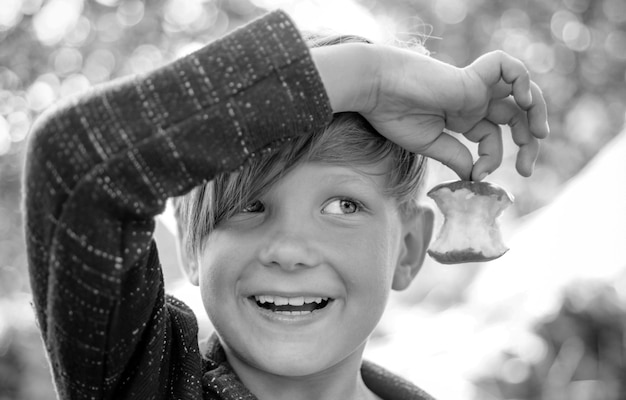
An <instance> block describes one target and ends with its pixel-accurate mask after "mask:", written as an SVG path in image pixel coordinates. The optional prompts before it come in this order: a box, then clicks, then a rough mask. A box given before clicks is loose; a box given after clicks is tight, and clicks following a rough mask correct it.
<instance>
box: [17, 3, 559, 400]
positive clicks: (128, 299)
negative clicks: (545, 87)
mask: <svg viewBox="0 0 626 400" xmlns="http://www.w3.org/2000/svg"><path fill="white" fill-rule="evenodd" d="M510 94H512V95H513V96H512V97H513V98H512V99H511V98H509V97H508V96H509V95H510ZM345 111H354V112H360V113H361V114H362V115H363V116H365V118H366V119H367V121H364V120H363V119H362V118H361V117H358V116H355V115H354V114H349V115H346V116H338V117H336V118H335V120H334V122H333V123H332V124H331V125H330V127H331V128H332V127H333V126H340V125H342V124H343V123H342V120H343V119H347V120H348V121H347V124H346V125H347V126H352V127H354V126H356V127H357V129H354V130H353V128H350V129H349V130H351V131H352V130H353V132H356V134H357V137H358V136H359V135H363V136H364V137H366V138H367V137H368V136H367V132H370V133H372V134H371V135H370V136H369V139H368V140H367V143H368V146H369V143H372V146H371V149H365V150H366V151H363V150H362V149H361V147H364V146H363V145H362V143H363V140H361V141H359V142H357V143H359V144H358V145H356V146H353V147H354V148H355V150H359V151H358V152H357V153H358V155H357V156H356V157H354V159H353V160H352V161H349V160H344V159H343V158H344V156H346V155H350V152H346V151H344V149H343V147H344V146H346V147H347V146H348V144H347V143H342V144H341V145H340V146H338V148H339V147H341V148H340V151H335V152H334V154H335V155H336V156H337V157H338V158H339V159H340V160H339V162H335V161H336V160H335V161H333V159H332V158H329V155H332V154H333V149H332V147H333V143H336V142H334V141H332V140H326V141H325V140H323V138H322V139H319V138H317V135H320V134H321V133H320V132H327V133H328V134H330V135H334V136H338V135H339V136H344V133H343V132H341V130H340V131H335V130H334V129H330V128H329V129H324V128H325V127H326V125H327V124H328V123H329V122H331V118H332V113H333V112H335V113H339V112H345ZM545 122H546V113H545V103H544V102H543V98H542V96H541V93H540V91H539V89H538V88H537V87H536V85H534V84H533V83H532V82H531V81H530V80H529V78H528V74H527V72H526V71H525V68H524V67H523V65H522V64H521V63H520V62H519V61H517V60H514V59H512V58H510V57H509V56H507V55H505V54H502V53H491V54H488V55H486V56H484V57H482V58H480V59H479V60H477V61H476V62H475V63H474V64H472V65H471V66H470V67H468V68H466V69H457V68H454V67H452V66H448V65H446V64H442V63H438V62H436V61H434V60H431V59H429V58H427V57H423V56H420V55H417V54H414V53H411V52H408V51H400V50H398V49H392V48H387V47H380V46H374V45H362V44H342V45H337V46H329V47H325V48H319V49H313V50H311V51H309V50H308V49H307V48H306V46H305V45H304V43H303V41H302V39H301V37H300V35H299V33H298V32H297V30H296V29H295V28H294V27H293V24H292V23H291V21H290V20H289V19H288V17H287V16H285V15H284V14H283V13H282V12H275V13H271V14H269V15H268V16H266V17H264V18H263V19H260V20H258V21H256V22H254V23H252V24H250V25H248V26H247V27H246V28H244V29H242V30H239V31H237V32H235V33H233V34H231V35H229V36H228V37H226V38H224V39H222V40H220V41H218V42H216V43H213V44H211V45H209V46H207V47H206V48H204V49H202V50H200V51H199V52H197V53H195V54H192V55H190V56H187V57H185V58H183V59H181V60H178V61H176V62H174V63H172V64H171V65H168V66H166V67H164V68H162V69H160V70H157V71H154V72H152V73H150V74H148V75H145V76H140V77H134V78H132V79H126V80H123V81H118V82H115V83H113V84H111V85H108V86H105V87H101V88H99V89H97V90H94V91H92V92H91V93H90V94H88V95H86V96H84V97H82V98H81V99H78V100H75V101H74V102H73V103H72V104H69V105H66V106H63V107H59V108H57V109H56V110H54V111H52V112H49V113H48V114H47V115H46V116H44V117H42V118H40V120H39V121H38V123H37V125H36V127H35V128H34V130H33V133H32V135H31V139H30V147H29V151H28V155H27V168H26V175H25V217H26V229H27V243H28V255H29V266H30V270H31V283H32V287H33V297H34V303H35V307H36V310H37V317H38V321H39V324H40V328H41V330H42V335H43V339H44V343H45V345H46V348H47V351H48V353H49V356H50V362H51V365H52V370H53V373H54V379H55V383H56V385H57V391H58V394H59V396H60V397H61V398H77V399H82V398H85V399H125V398H133V399H135V398H137V399H165V398H171V399H197V398H215V399H219V398H223V399H236V398H237V399H240V398H241V399H244V398H245V399H252V398H259V399H276V398H279V399H280V398H289V399H298V398H302V399H319V398H342V399H371V398H385V399H394V398H416V399H422V398H429V397H428V395H427V394H425V393H424V392H422V391H421V390H419V389H418V388H416V387H414V386H412V385H410V384H409V383H407V382H404V381H402V380H400V379H399V378H397V377H393V376H392V375H390V374H389V373H387V372H384V371H382V370H381V369H379V368H377V367H375V366H372V365H371V364H368V363H363V364H362V363H361V351H362V348H363V346H364V343H365V340H366V338H367V335H368V334H369V332H370V331H371V329H373V326H374V325H375V324H376V321H377V320H378V317H379V316H380V313H381V312H382V309H383V307H384V303H385V299H386V297H387V295H388V293H389V290H390V289H391V287H395V288H397V289H402V288H404V287H406V286H407V285H408V284H409V283H410V281H411V279H412V278H413V276H414V275H415V273H416V272H417V270H418V269H419V266H420V265H421V261H422V259H423V254H424V251H425V247H426V246H427V243H428V240H429V237H430V232H429V231H430V227H431V219H432V214H431V213H430V211H428V210H427V209H424V208H423V207H419V206H418V205H417V204H415V203H414V202H413V201H412V200H410V199H412V196H413V194H414V193H415V192H414V190H417V189H419V180H420V177H421V173H422V168H421V163H422V161H421V160H422V156H416V155H414V154H411V152H415V153H420V154H422V155H424V156H428V157H432V158H435V159H437V160H440V161H442V162H444V163H446V165H449V166H450V167H451V168H453V169H454V170H455V171H456V172H457V173H458V174H459V176H461V177H463V178H465V179H469V178H470V177H472V178H474V179H480V178H482V176H483V175H484V174H486V173H488V172H490V171H493V169H495V168H497V166H498V165H499V163H500V159H501V153H502V151H501V148H499V146H498V144H499V140H500V139H499V131H498V128H497V124H499V123H509V124H511V125H512V129H513V135H514V139H515V140H516V143H518V144H519V145H520V153H519V157H518V170H519V171H520V173H522V174H524V175H529V174H530V172H531V171H532V165H533V163H534V159H535V157H536V155H537V151H538V139H540V138H544V137H545V136H546V135H547V133H548V132H547V127H546V125H545ZM354 124H356V125H354ZM370 124H371V127H370ZM443 128H449V129H452V130H455V131H459V132H463V133H464V134H465V135H466V136H467V137H469V138H470V139H471V140H474V141H477V142H479V152H480V154H481V157H480V158H479V160H478V161H477V162H476V164H475V165H473V162H472V160H471V156H470V155H469V151H468V150H467V149H466V148H465V147H463V146H462V145H461V144H460V143H459V142H458V141H456V139H454V138H453V137H452V136H451V135H449V134H445V133H442V131H443ZM374 133H375V134H374ZM379 133H380V134H382V135H384V136H385V137H387V138H388V139H389V140H391V141H392V142H395V143H397V144H399V145H400V146H401V147H398V146H396V145H393V146H391V147H392V148H393V149H394V150H393V151H391V150H390V151H389V152H387V153H385V152H383V153H379V150H378V149H379V148H380V147H383V148H389V147H390V146H389V145H388V144H386V143H387V142H386V141H385V140H383V139H382V137H380V136H378V134H379ZM321 135H322V136H323V135H324V134H321ZM345 136H346V138H347V137H350V135H348V133H347V132H346V133H345ZM352 137H354V135H352ZM342 140H343V138H342ZM290 141H292V142H294V143H295V144H294V145H290V146H284V147H283V146H281V143H284V142H290ZM318 143H321V144H324V143H330V144H331V145H330V146H327V147H326V149H322V151H319V152H318V153H317V155H316V153H315V151H313V150H314V149H315V148H316V145H317V144H318ZM376 143H377V144H376ZM328 147H331V148H328ZM401 148H404V149H407V150H408V151H404V150H401ZM370 150H372V151H370ZM291 152H293V153H294V154H290V153H291ZM363 155H365V156H366V158H365V159H364V158H363ZM373 155H376V158H375V159H370V156H373ZM398 155H401V156H400V157H398ZM273 157H274V158H275V157H278V159H279V160H278V161H275V162H274V161H271V160H272V159H273ZM289 160H291V161H289ZM346 161H349V162H347V163H346ZM364 161H365V162H364ZM403 168H404V169H403ZM232 171H236V173H233V174H230V172H232ZM394 171H395V172H394ZM246 175H249V176H251V177H252V178H253V180H254V181H247V182H246ZM408 175H410V176H413V177H414V180H413V183H412V184H411V185H406V184H400V181H401V180H402V179H400V180H399V181H397V182H396V181H394V179H396V178H393V176H396V177H397V178H404V177H405V176H408ZM214 179H215V180H214ZM212 180H213V183H211V184H210V185H211V187H210V188H209V185H204V186H202V187H200V188H198V186H199V185H203V183H206V182H209V181H212ZM311 182H313V183H314V185H311ZM393 182H396V183H398V185H394V184H393ZM255 187H256V189H255ZM402 187H405V188H406V187H410V188H412V189H411V190H409V191H408V192H407V191H403V190H398V189H399V188H402ZM194 188H195V189H194ZM209 189H210V190H209ZM192 190H194V191H195V192H193V193H192V194H189V195H188V197H187V198H188V199H193V201H187V202H186V201H185V200H178V201H179V203H180V204H179V205H178V208H177V210H178V214H179V217H180V221H181V224H180V233H181V235H180V238H181V240H182V242H183V243H182V246H181V247H182V250H183V251H182V253H183V256H184V257H183V259H184V265H185V269H186V271H187V273H188V276H189V278H190V279H191V280H192V282H194V283H196V284H198V285H200V286H201V291H202V295H203V300H204V302H205V306H206V308H207V312H208V314H209V315H211V317H212V318H213V322H214V324H215V326H216V331H217V333H218V337H217V338H213V339H212V340H211V341H210V343H209V347H208V348H207V349H205V350H203V351H202V352H200V351H199V348H198V343H197V325H196V321H195V318H194V316H193V314H192V312H191V311H190V310H189V309H188V308H187V307H186V306H185V305H184V304H182V303H180V302H179V301H177V300H176V299H173V298H170V297H167V296H166V295H165V294H164V293H163V279H162V275H161V269H160V264H159V260H158V254H157V250H156V246H155V244H154V242H153V241H152V233H153V229H154V217H155V216H156V215H157V214H159V213H160V212H161V211H162V210H163V208H164V204H165V202H166V200H167V199H168V198H171V197H175V196H181V195H185V194H187V193H190V191H192ZM216 194H217V196H216ZM194 196H195V199H194ZM223 200H227V203H226V206H225V207H222V206H219V204H217V202H220V201H223ZM206 202H209V203H211V204H212V206H211V207H209V208H204V207H203V206H204V205H205V204H207V203H206ZM228 202H230V204H231V205H232V204H234V206H228ZM220 210H222V211H220ZM212 213H214V215H212ZM285 303H286V304H285Z"/></svg>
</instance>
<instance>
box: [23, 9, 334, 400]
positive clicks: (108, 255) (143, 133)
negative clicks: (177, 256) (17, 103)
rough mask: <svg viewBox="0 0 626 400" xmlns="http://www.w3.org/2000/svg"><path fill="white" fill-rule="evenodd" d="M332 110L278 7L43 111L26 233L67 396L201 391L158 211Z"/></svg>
mask: <svg viewBox="0 0 626 400" xmlns="http://www.w3.org/2000/svg"><path fill="white" fill-rule="evenodd" d="M330 117H331V109H330V106H329V104H328V99H327V97H326V93H325V91H324V87H323V86H322V84H321V82H320V80H319V76H318V73H317V70H316V69H315V66H314V64H313V63H312V61H311V59H310V54H309V51H308V49H307V48H306V46H305V45H304V43H303V42H302V40H301V38H300V35H299V33H298V32H297V31H296V29H295V28H294V26H293V25H292V23H291V22H290V21H289V19H288V18H287V17H286V16H285V15H284V14H283V13H282V12H275V13H272V14H270V15H268V16H266V17H264V18H263V19H261V20H259V21H256V22H254V23H252V24H250V25H248V26H246V27H245V28H244V29H241V30H238V31H237V32H235V33H233V34H231V35H229V36H227V37H226V38H224V39H222V40H220V41H218V42H215V43H213V44H211V45H209V46H207V47H205V48H204V49H202V50H200V51H198V52H196V53H194V54H192V55H189V56H187V57H184V58H183V59H180V60H178V61H176V62H174V63H173V64H170V65H167V66H165V67H164V68H162V69H159V70H157V71H154V72H152V73H149V74H147V75H144V76H139V77H133V78H130V79H125V80H123V81H117V82H114V83H111V84H108V85H106V86H103V87H99V88H98V89H96V90H93V91H92V92H91V93H90V94H88V95H87V96H84V97H82V98H80V99H78V100H75V101H73V102H71V103H70V104H65V105H62V106H60V107H58V108H57V109H55V110H53V111H50V112H48V113H46V115H45V116H43V117H41V118H40V119H39V120H38V121H37V123H36V126H35V127H34V129H33V131H32V133H31V137H30V143H29V148H28V154H27V161H26V171H25V184H24V195H25V203H24V205H25V218H26V221H25V222H26V223H25V225H26V240H27V249H28V261H29V267H30V272H31V284H32V289H33V296H34V304H35V307H36V312H37V319H38V322H39V325H40V328H41V331H42V335H43V339H44V342H45V346H46V348H47V351H48V352H49V358H50V362H51V365H52V367H53V370H54V377H55V381H56V386H57V389H58V391H59V394H60V396H61V397H62V398H89V399H92V398H95V399H101V398H130V397H128V396H131V395H132V396H134V397H132V398H153V396H154V398H165V397H167V396H168V395H170V393H168V390H171V388H173V387H184V388H186V389H184V390H185V391H188V392H189V393H190V394H192V395H193V394H199V393H200V392H199V390H200V388H199V381H198V379H199V375H200V358H199V357H198V354H197V339H196V337H195V329H196V328H195V320H194V319H193V318H192V317H191V313H190V312H189V310H187V309H185V308H184V307H183V306H180V307H179V308H180V309H179V310H178V311H179V312H177V313H176V316H175V318H174V317H173V316H172V315H171V314H172V313H171V308H169V306H166V305H165V300H164V294H163V280H162V275H161V271H160V266H159V262H158V255H157V251H156V247H155V245H154V242H153V241H152V233H153V228H154V221H153V218H154V216H155V215H157V214H159V213H160V212H161V211H162V210H163V208H164V205H165V201H166V199H167V198H168V197H171V196H177V195H181V194H183V193H185V192H186V191H188V190H190V189H191V188H193V187H194V186H196V185H198V184H200V183H202V182H203V181H205V180H208V179H211V177H212V176H213V175H214V174H216V173H219V172H221V171H227V170H233V169H236V168H237V167H238V166H239V165H241V163H243V162H245V159H246V158H248V157H254V155H255V153H256V152H257V151H259V150H260V149H263V148H265V147H267V146H268V145H271V144H272V143H274V144H277V143H279V142H280V141H281V140H283V139H285V138H287V137H289V136H292V135H294V134H306V133H307V132H311V131H312V130H314V129H320V128H321V127H323V126H324V124H325V123H326V122H327V121H328V120H329V119H330ZM174 306H176V305H174ZM186 314H187V316H188V318H186ZM181 319H182V320H181ZM183 328H184V329H183ZM183 331H185V332H188V333H187V337H185V336H182V337H181V336H180V333H181V332H183ZM129 366H132V368H131V367H129ZM173 370H177V371H178V372H176V374H173V373H172V371H173ZM174 376H176V377H178V379H180V380H181V381H182V382H172V381H171V379H172V377H174ZM185 380H187V381H188V382H187V383H185V382H184V381H185ZM177 384H178V385H177ZM178 395H180V393H179V394H178Z"/></svg>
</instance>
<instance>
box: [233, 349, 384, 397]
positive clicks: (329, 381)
mask: <svg viewBox="0 0 626 400" xmlns="http://www.w3.org/2000/svg"><path fill="white" fill-rule="evenodd" d="M224 350H225V352H226V356H227V359H228V362H229V363H230V365H231V366H232V368H233V370H234V371H235V373H237V376H238V377H239V379H240V380H241V381H242V382H243V384H244V385H245V386H246V387H247V388H248V390H250V392H252V393H253V394H254V395H255V396H256V397H257V398H258V399H259V400H321V399H343V400H380V398H379V397H378V396H377V395H376V394H374V393H373V392H372V391H371V390H370V389H369V388H368V387H367V386H366V385H365V383H364V382H363V379H362V377H361V363H362V358H361V357H362V352H363V350H362V349H360V350H359V351H357V352H355V353H354V354H352V355H351V356H349V357H348V358H347V359H345V360H344V361H343V362H341V363H340V364H338V365H335V366H333V367H331V368H330V369H328V370H326V371H322V372H319V373H317V374H314V375H310V376H302V377H300V376H297V377H292V376H281V375H275V374H272V373H268V372H265V371H261V370H259V369H256V368H254V367H251V366H249V365H246V364H245V363H243V362H242V361H241V360H239V359H238V358H237V357H236V356H233V355H232V354H229V353H230V352H229V351H228V350H227V349H224Z"/></svg>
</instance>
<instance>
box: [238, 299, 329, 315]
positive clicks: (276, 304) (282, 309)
mask: <svg viewBox="0 0 626 400" xmlns="http://www.w3.org/2000/svg"><path fill="white" fill-rule="evenodd" d="M249 299H250V300H252V301H253V302H254V303H256V305H257V306H258V307H260V308H262V309H265V310H269V311H272V312H275V313H279V314H284V315H304V314H310V313H312V312H314V311H318V310H321V309H323V308H325V307H326V306H327V305H328V304H329V303H330V302H332V301H333V299H331V298H330V297H308V296H307V297H305V296H299V297H282V296H269V295H260V296H250V297H249Z"/></svg>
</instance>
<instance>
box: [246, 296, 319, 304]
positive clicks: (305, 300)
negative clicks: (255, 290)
mask: <svg viewBox="0 0 626 400" xmlns="http://www.w3.org/2000/svg"><path fill="white" fill-rule="evenodd" d="M254 299H255V300H256V301H257V302H259V303H261V304H265V303H272V304H275V305H277V306H285V305H287V304H289V305H291V306H302V305H304V304H311V303H317V304H320V303H321V302H322V301H326V300H328V297H311V296H306V297H304V296H298V297H282V296H270V295H257V296H254Z"/></svg>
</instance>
